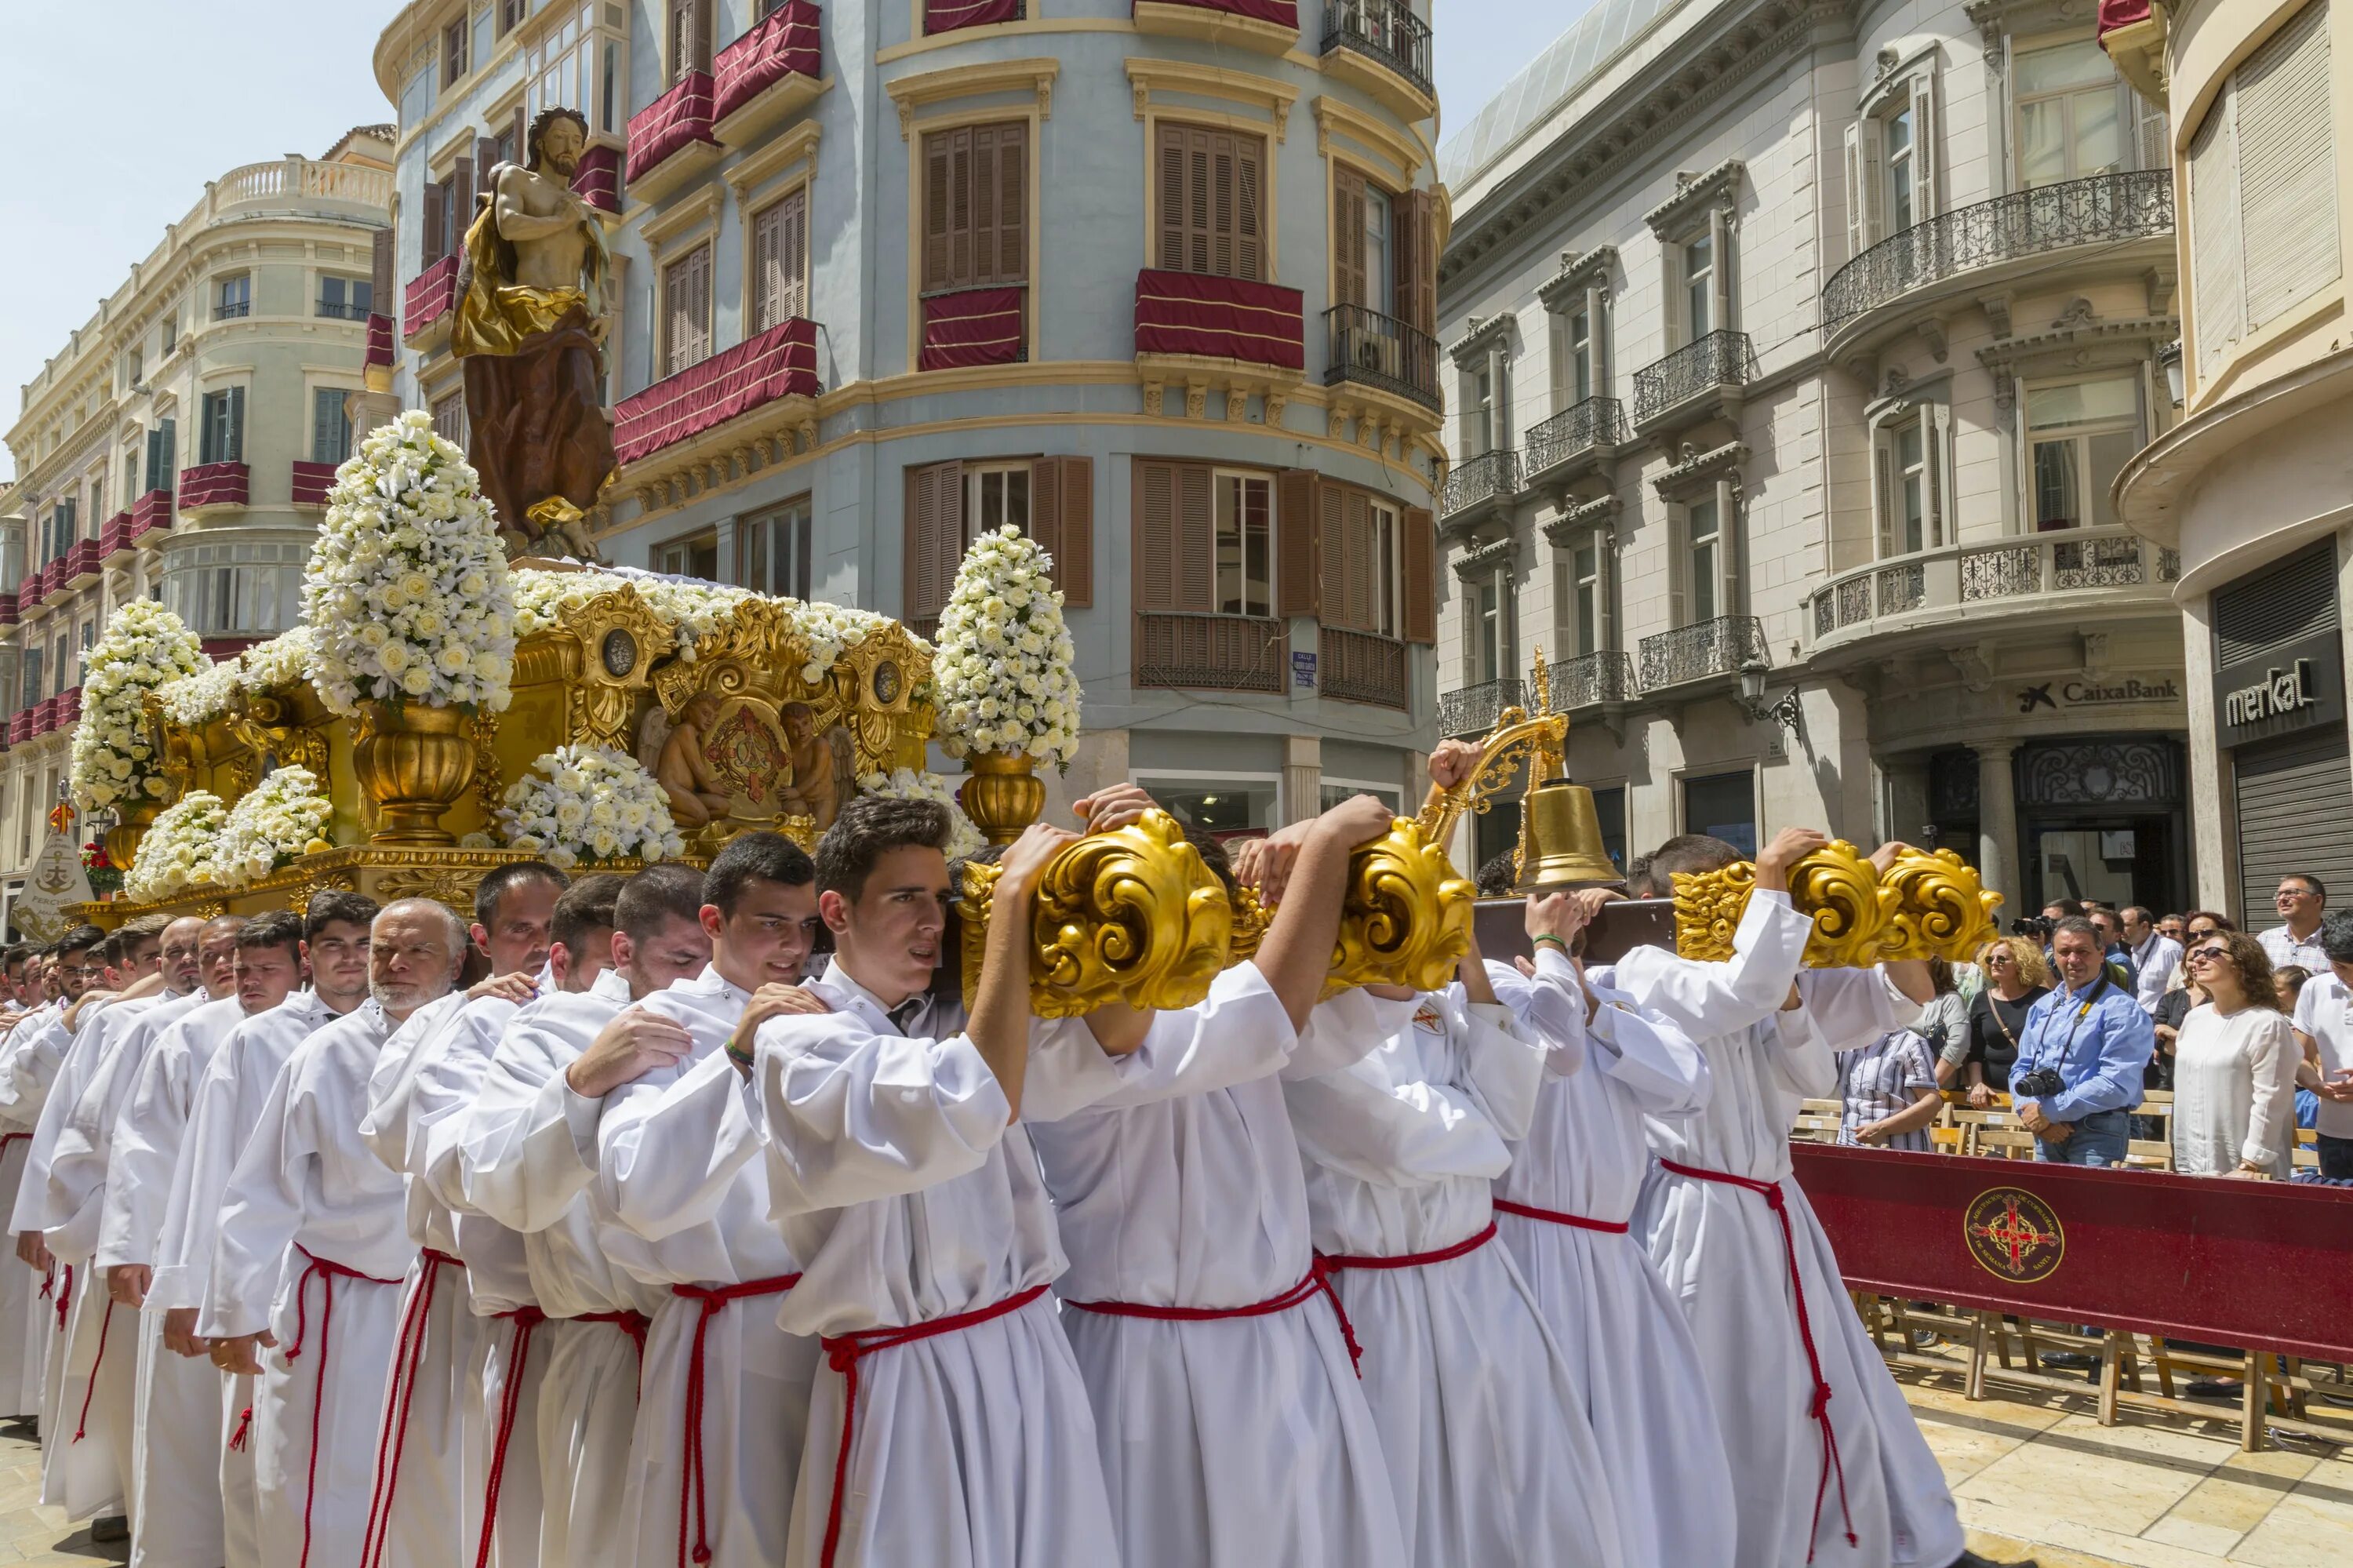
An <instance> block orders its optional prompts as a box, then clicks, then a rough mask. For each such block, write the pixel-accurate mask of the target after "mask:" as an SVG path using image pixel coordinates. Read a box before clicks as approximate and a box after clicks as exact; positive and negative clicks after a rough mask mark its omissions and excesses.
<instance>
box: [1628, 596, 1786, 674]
mask: <svg viewBox="0 0 2353 1568" xmlns="http://www.w3.org/2000/svg"><path fill="white" fill-rule="evenodd" d="M1768 658H1770V655H1769V654H1767V652H1766V651H1765V623H1764V622H1763V621H1761V620H1757V618H1756V617H1755V616H1753V615H1719V616H1717V617H1716V618H1715V620H1703V621H1699V622H1697V623H1695V624H1694V625H1691V626H1678V627H1676V628H1675V629H1674V630H1672V631H1662V632H1660V633H1658V634H1657V635H1656V636H1653V637H1645V638H1643V639H1642V690H1644V691H1645V692H1656V691H1658V690H1660V689H1661V688H1662V687H1666V686H1683V685H1689V684H1690V683H1692V682H1694V681H1710V680H1715V678H1717V677H1718V676H1724V675H1737V674H1738V673H1740V667H1741V666H1742V665H1743V664H1746V663H1747V662H1749V661H1750V660H1751V659H1768Z"/></svg>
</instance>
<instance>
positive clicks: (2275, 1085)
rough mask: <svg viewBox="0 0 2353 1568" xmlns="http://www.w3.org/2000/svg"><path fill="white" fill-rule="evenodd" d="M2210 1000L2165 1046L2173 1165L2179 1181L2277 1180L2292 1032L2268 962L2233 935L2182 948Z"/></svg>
mask: <svg viewBox="0 0 2353 1568" xmlns="http://www.w3.org/2000/svg"><path fill="white" fill-rule="evenodd" d="M2182 961H2183V962H2184V963H2186V964H2188V965H2189V972H2190V974H2191V975H2192V976H2193V977H2194V979H2195V980H2196V982H2197V984H2198V985H2199V986H2200V988H2202V989H2203V990H2204V991H2205V992H2206V994H2207V996H2208V997H2209V998H2210V999H2211V1000H2210V1001H2208V1002H2207V1003H2206V1005H2204V1006H2203V1007H2198V1008H2193V1009H2191V1010H2190V1012H2189V1016H2188V1017H2186V1018H2184V1019H2183V1020H2182V1021H2181V1032H2180V1033H2179V1035H2178V1036H2176V1037H2175V1040H2174V1045H2173V1169H2174V1171H2175V1172H2176V1173H2177V1174H2179V1175H2183V1176H2235V1177H2240V1178H2242V1179H2246V1180H2253V1181H2261V1180H2263V1179H2264V1178H2266V1177H2270V1178H2276V1179H2279V1180H2282V1181H2284V1180H2285V1179H2286V1178H2287V1175H2288V1171H2289V1156H2290V1154H2291V1152H2292V1151H2293V1150H2295V1068H2296V1064H2297V1062H2298V1061H2299V1060H2301V1057H2302V1054H2301V1052H2299V1051H2298V1049H2297V1047H2296V1043H2295V1031H2294V1030H2293V1029H2291V1028H2290V1027H2289V1026H2288V1022H2287V1020H2286V1019H2285V1018H2283V1017H2282V1016H2280V1012H2279V1008H2278V1005H2277V1001H2278V998H2277V994H2276V992H2275V991H2274V989H2273V985H2272V965H2271V959H2270V958H2269V957H2268V956H2267V955H2266V954H2265V953H2264V952H2263V944H2262V943H2260V942H2258V941H2256V940H2255V938H2253V937H2250V936H2247V935H2245V934H2244V933H2242V932H2238V931H2220V932H2214V933H2211V934H2210V935H2208V936H2204V937H2200V938H2197V939H2196V940H2194V941H2193V942H2191V943H2190V945H2189V953H2188V954H2187V955H2186V956H2185V957H2184V959H2183V960H2182Z"/></svg>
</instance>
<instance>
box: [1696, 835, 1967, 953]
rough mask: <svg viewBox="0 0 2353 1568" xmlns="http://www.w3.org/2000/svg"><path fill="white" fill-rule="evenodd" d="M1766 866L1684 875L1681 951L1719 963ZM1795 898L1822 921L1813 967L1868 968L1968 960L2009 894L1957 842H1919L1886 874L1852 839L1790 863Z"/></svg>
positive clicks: (1810, 948) (1813, 940)
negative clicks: (1927, 845) (1993, 888)
mask: <svg viewBox="0 0 2353 1568" xmlns="http://www.w3.org/2000/svg"><path fill="white" fill-rule="evenodd" d="M1756 886H1757V868H1756V867H1755V866H1754V865H1752V864H1750V863H1748V862H1746V861H1745V860H1744V861H1736V862H1734V863H1732V864H1730V865H1727V866H1725V867H1724V868H1723V869H1722V870H1720V871H1710V872H1701V873H1696V874H1694V873H1685V872H1678V873H1676V874H1675V951H1676V952H1677V953H1679V954H1681V955H1682V956H1683V957H1684V958H1686V959H1698V960H1700V961H1702V962H1704V963H1718V962H1722V961H1724V960H1725V959H1729V958H1731V957H1732V951H1733V948H1732V938H1733V933H1734V932H1736V931H1737V930H1738V929H1739V928H1740V917H1741V916H1742V914H1743V913H1744V912H1745V911H1746V909H1747V907H1748V897H1749V895H1750V894H1751V893H1753V892H1754V891H1755V890H1756ZM1789 903H1790V906H1792V907H1793V908H1795V909H1796V910H1797V911H1798V912H1799V914H1801V915H1803V916H1807V917H1808V918H1809V919H1810V920H1811V921H1813V923H1814V934H1813V935H1812V936H1811V937H1810V938H1807V940H1806V956H1805V962H1806V967H1807V968H1809V969H1860V968H1866V967H1868V966H1870V965H1872V964H1874V963H1880V962H1883V961H1886V960H1888V959H1928V958H1944V959H1951V960H1953V961H1955V962H1960V961H1963V960H1965V959H1968V958H1969V957H1971V956H1973V955H1974V954H1975V952H1976V951H1977V949H1978V948H1979V947H1981V946H1983V945H1984V944H1985V942H1986V941H1988V940H1989V939H1990V938H1992V937H1993V935H1994V933H1995V927H1994V917H1993V912H1994V910H1995V909H1996V908H1998V907H2000V904H2001V895H2000V894H1998V893H1988V892H1987V891H1985V888H1984V885H1983V884H1982V883H1981V882H1979V880H1978V874H1977V873H1976V872H1975V871H1974V870H1972V869H1970V868H1969V867H1968V865H1966V864H1964V863H1962V861H1961V857H1960V856H1959V855H1957V854H1955V853H1953V852H1952V851H1950V850H1939V851H1936V853H1930V852H1928V851H1926V850H1909V851H1907V852H1905V853H1903V854H1901V855H1898V856H1897V857H1896V860H1895V863H1894V865H1893V866H1891V867H1890V868H1889V870H1888V872H1887V874H1886V875H1885V876H1882V875H1880V874H1879V873H1878V870H1877V868H1876V867H1875V866H1873V864H1872V863H1871V862H1870V861H1869V860H1867V859H1865V858H1864V857H1863V856H1862V854H1860V853H1857V851H1856V849H1855V847H1854V846H1853V845H1852V844H1851V843H1848V842H1845V841H1844V840H1842V839H1841V840H1833V841H1831V842H1830V843H1829V844H1827V845H1825V846H1824V847H1823V848H1821V849H1819V850H1816V851H1815V852H1814V853H1811V854H1810V855H1808V856H1806V857H1805V858H1804V859H1803V860H1800V861H1799V862H1798V863H1797V864H1795V865H1793V866H1791V867H1790V868H1789Z"/></svg>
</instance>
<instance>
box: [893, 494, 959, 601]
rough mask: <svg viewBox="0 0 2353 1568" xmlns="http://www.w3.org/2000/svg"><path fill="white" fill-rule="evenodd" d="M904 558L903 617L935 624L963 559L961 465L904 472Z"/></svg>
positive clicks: (901, 589) (901, 596)
mask: <svg viewBox="0 0 2353 1568" xmlns="http://www.w3.org/2000/svg"><path fill="white" fill-rule="evenodd" d="M906 523H907V557H906V563H905V566H904V567H903V574H904V576H903V580H902V583H901V588H900V598H901V599H902V600H904V601H905V602H904V604H903V605H902V609H901V611H900V613H901V616H902V618H903V619H905V620H937V619H938V617H939V613H940V611H941V610H942V609H945V608H946V606H947V602H948V593H949V591H950V590H951V589H953V588H955V574H956V567H957V565H958V564H959V563H960V562H961V561H962V560H963V558H964V464H963V463H961V462H955V461H950V462H935V463H929V464H926V465H924V466H923V467H921V468H911V469H909V470H908V471H907V519H906Z"/></svg>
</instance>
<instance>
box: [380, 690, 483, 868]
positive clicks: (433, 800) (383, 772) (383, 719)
mask: <svg viewBox="0 0 2353 1568" xmlns="http://www.w3.org/2000/svg"><path fill="white" fill-rule="evenodd" d="M352 767H353V771H354V772H356V773H357V774H358V775H359V780H360V788H361V789H364V790H366V791H367V798H368V800H370V801H371V802H373V803H374V805H375V833H374V834H373V835H372V836H371V837H370V838H369V840H368V842H370V843H373V844H378V845H384V846H387V847H392V848H400V849H417V848H436V847H444V846H447V845H449V844H452V843H455V842H457V840H456V839H455V838H454V837H453V836H452V835H451V834H449V833H448V832H445V831H443V829H442V826H441V813H442V812H444V811H446V810H448V809H449V808H450V807H451V806H454V805H456V804H457V803H458V800H459V797H460V796H462V795H463V794H465V792H466V790H467V789H468V787H469V786H470V785H471V784H472V783H473V781H474V718H473V715H471V714H469V713H467V712H466V711H465V710H464V709H463V708H454V707H427V706H426V705H424V704H422V703H404V704H402V705H400V706H398V707H395V706H394V705H391V704H390V703H364V704H362V705H361V707H360V723H359V733H358V735H357V736H356V738H355V739H354V741H353V747H352Z"/></svg>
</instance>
